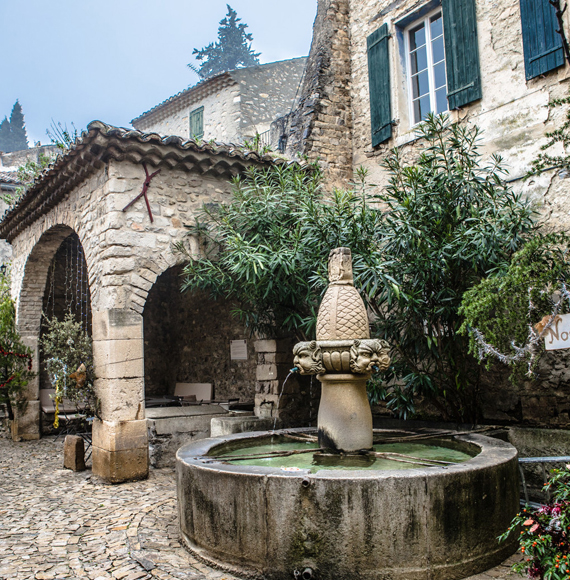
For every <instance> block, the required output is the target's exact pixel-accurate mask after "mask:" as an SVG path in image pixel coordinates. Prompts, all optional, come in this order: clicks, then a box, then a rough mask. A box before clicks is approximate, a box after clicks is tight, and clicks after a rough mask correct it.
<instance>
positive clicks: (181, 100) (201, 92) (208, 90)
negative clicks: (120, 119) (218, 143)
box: [131, 56, 306, 129]
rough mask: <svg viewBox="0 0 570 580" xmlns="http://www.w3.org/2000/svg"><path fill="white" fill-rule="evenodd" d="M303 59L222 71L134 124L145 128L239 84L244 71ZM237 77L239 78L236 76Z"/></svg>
mask: <svg viewBox="0 0 570 580" xmlns="http://www.w3.org/2000/svg"><path fill="white" fill-rule="evenodd" d="M299 60H303V61H306V57H304V56H301V57H297V58H290V59H286V60H278V61H276V62H267V63H264V64H256V65H254V66H249V67H244V68H237V69H235V70H231V71H228V72H224V73H220V74H219V75H216V76H213V77H210V78H207V79H205V80H203V81H200V82H199V83H197V84H195V85H194V86H192V87H188V88H187V89H185V90H183V91H180V92H179V93H177V94H176V95H174V96H172V97H170V98H168V99H166V100H165V101H163V102H162V103H159V104H158V105H156V106H155V107H153V108H152V109H150V110H148V111H146V112H144V113H143V114H142V115H139V116H138V117H136V118H134V119H133V120H132V121H131V124H132V125H135V126H136V124H139V126H140V127H141V128H142V129H144V128H145V127H144V124H145V122H146V121H150V120H151V118H152V121H153V122H157V121H161V120H162V119H165V118H166V117H168V116H169V115H170V114H171V113H172V112H173V111H178V110H180V109H183V108H184V107H187V106H189V105H190V103H193V102H196V101H199V100H200V99H203V98H204V97H206V96H208V95H211V94H212V93H215V92H216V91H219V90H220V89H223V88H225V87H229V86H232V85H236V84H238V81H239V79H240V78H242V75H243V73H244V72H247V71H251V70H254V69H259V68H261V69H268V68H274V67H279V66H282V65H283V64H284V63H290V62H293V61H299ZM235 77H237V78H235Z"/></svg>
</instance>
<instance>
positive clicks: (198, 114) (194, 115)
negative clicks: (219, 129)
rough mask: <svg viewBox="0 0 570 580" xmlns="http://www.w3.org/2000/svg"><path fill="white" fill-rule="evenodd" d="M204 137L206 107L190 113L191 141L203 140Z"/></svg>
mask: <svg viewBox="0 0 570 580" xmlns="http://www.w3.org/2000/svg"><path fill="white" fill-rule="evenodd" d="M203 136H204V107H200V108H199V109H196V110H194V111H192V112H191V113H190V139H193V138H194V137H195V138H197V139H201V138H202V137H203Z"/></svg>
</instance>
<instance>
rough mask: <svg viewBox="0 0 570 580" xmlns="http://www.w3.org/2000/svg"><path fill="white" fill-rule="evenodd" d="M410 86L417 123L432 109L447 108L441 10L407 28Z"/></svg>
mask: <svg viewBox="0 0 570 580" xmlns="http://www.w3.org/2000/svg"><path fill="white" fill-rule="evenodd" d="M406 41H407V54H408V87H409V94H410V97H411V98H410V100H411V103H410V113H411V118H412V120H413V123H414V124H416V123H419V122H420V121H422V120H423V119H425V118H426V116H427V114H428V113H431V112H433V113H436V114H438V113H443V112H444V111H447V79H446V72H445V47H444V40H443V18H442V14H441V11H437V12H435V13H432V14H429V15H428V16H426V17H425V18H423V19H422V20H420V21H416V22H414V23H413V24H412V25H411V26H410V27H409V28H407V29H406Z"/></svg>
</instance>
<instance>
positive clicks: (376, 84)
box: [366, 24, 392, 147]
mask: <svg viewBox="0 0 570 580" xmlns="http://www.w3.org/2000/svg"><path fill="white" fill-rule="evenodd" d="M389 38H390V34H389V33H388V24H383V25H382V26H381V27H380V28H379V29H378V30H376V31H375V32H373V33H372V34H371V35H370V36H369V37H368V38H367V39H366V45H367V51H368V86H369V89H370V120H371V126H372V127H371V128H372V147H376V145H379V144H380V143H383V142H384V141H387V140H388V139H390V137H391V136H392V108H391V104H390V58H389V52H388V41H389Z"/></svg>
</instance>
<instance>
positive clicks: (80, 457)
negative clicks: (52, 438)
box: [63, 435, 85, 471]
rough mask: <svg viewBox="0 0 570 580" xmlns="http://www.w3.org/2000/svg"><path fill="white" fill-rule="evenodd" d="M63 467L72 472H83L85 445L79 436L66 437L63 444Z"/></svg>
mask: <svg viewBox="0 0 570 580" xmlns="http://www.w3.org/2000/svg"><path fill="white" fill-rule="evenodd" d="M63 467H64V468H65V469H71V470H72V471H84V470H85V444H84V442H83V439H82V438H81V437H79V435H67V437H66V438H65V441H64V442H63Z"/></svg>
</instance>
